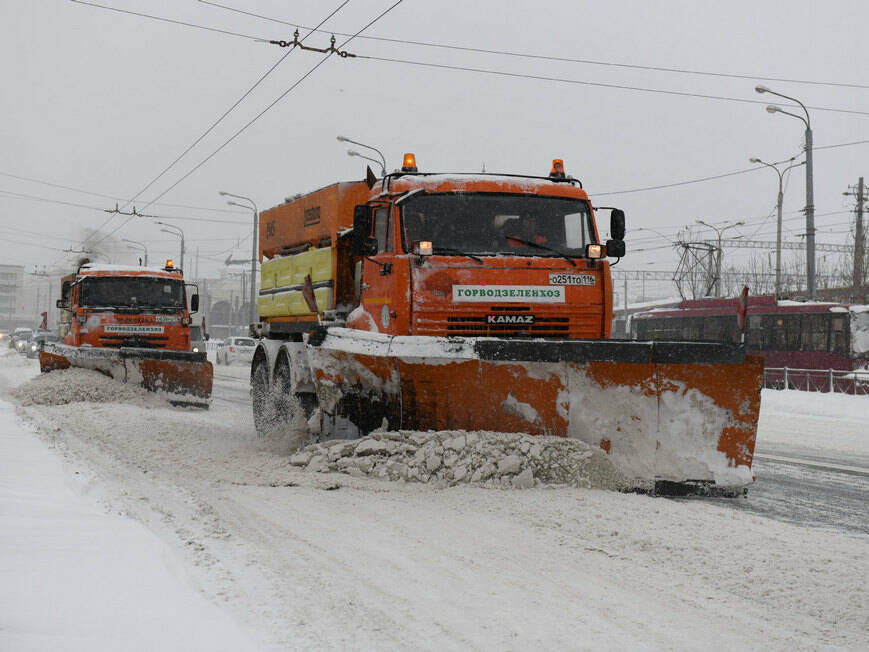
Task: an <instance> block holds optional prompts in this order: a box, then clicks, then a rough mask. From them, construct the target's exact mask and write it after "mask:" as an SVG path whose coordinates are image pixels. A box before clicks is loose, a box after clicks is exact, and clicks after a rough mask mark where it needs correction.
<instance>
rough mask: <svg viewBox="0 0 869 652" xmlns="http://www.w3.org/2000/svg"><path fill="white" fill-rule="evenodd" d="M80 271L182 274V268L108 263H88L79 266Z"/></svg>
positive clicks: (161, 274) (163, 274)
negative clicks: (168, 268)
mask: <svg viewBox="0 0 869 652" xmlns="http://www.w3.org/2000/svg"><path fill="white" fill-rule="evenodd" d="M79 271H80V272H137V273H139V274H155V275H159V276H165V275H166V274H180V273H181V270H176V269H172V270H167V269H164V268H163V267H152V266H149V267H140V266H136V265H108V264H103V263H100V264H95V263H86V264H84V265H82V266H81V267H80V268H79Z"/></svg>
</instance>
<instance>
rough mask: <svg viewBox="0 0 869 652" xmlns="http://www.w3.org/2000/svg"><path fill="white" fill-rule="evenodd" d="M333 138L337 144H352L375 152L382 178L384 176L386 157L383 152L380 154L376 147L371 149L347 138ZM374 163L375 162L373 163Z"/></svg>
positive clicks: (369, 146)
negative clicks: (378, 156) (379, 161)
mask: <svg viewBox="0 0 869 652" xmlns="http://www.w3.org/2000/svg"><path fill="white" fill-rule="evenodd" d="M335 138H336V140H337V141H338V142H339V143H353V144H354V145H359V147H364V148H365V149H370V150H372V151H374V152H377V153H378V154H379V155H380V160H381V164H380V165H381V169H382V170H383V176H386V157H385V156H384V155H383V152H381V151H380V150H379V149H377V148H376V147H372V146H371V145H366V144H365V143H360V142H357V141H355V140H350V139H349V138H347V136H336V137H335ZM348 155H349V156H353V154H348ZM376 162H377V161H375V163H376Z"/></svg>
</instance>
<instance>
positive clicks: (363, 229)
mask: <svg viewBox="0 0 869 652" xmlns="http://www.w3.org/2000/svg"><path fill="white" fill-rule="evenodd" d="M371 215H372V214H371V207H370V206H369V205H368V204H357V205H356V207H355V208H354V209H353V237H352V239H351V242H350V253H351V254H353V255H354V256H370V255H372V254H376V253H377V240H376V239H375V238H372V237H371Z"/></svg>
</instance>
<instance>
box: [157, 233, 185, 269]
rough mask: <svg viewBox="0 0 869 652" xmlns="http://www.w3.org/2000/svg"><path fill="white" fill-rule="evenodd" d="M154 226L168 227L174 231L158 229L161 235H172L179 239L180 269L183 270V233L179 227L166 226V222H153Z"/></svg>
mask: <svg viewBox="0 0 869 652" xmlns="http://www.w3.org/2000/svg"><path fill="white" fill-rule="evenodd" d="M155 224H161V225H163V226H167V227H169V229H176V230H175V231H169V230H168V229H160V230H161V231H162V232H163V233H172V234H174V235H177V236H180V237H181V266H180V269H181V270H182V271H183V270H184V231H182V230H181V229H180V228H179V227H177V226H175V225H174V224H166V222H155Z"/></svg>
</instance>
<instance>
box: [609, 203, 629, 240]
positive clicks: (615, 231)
mask: <svg viewBox="0 0 869 652" xmlns="http://www.w3.org/2000/svg"><path fill="white" fill-rule="evenodd" d="M610 235H611V236H612V238H613V240H624V239H625V212H624V211H623V210H621V209H620V208H614V209H613V210H612V212H611V213H610Z"/></svg>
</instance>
